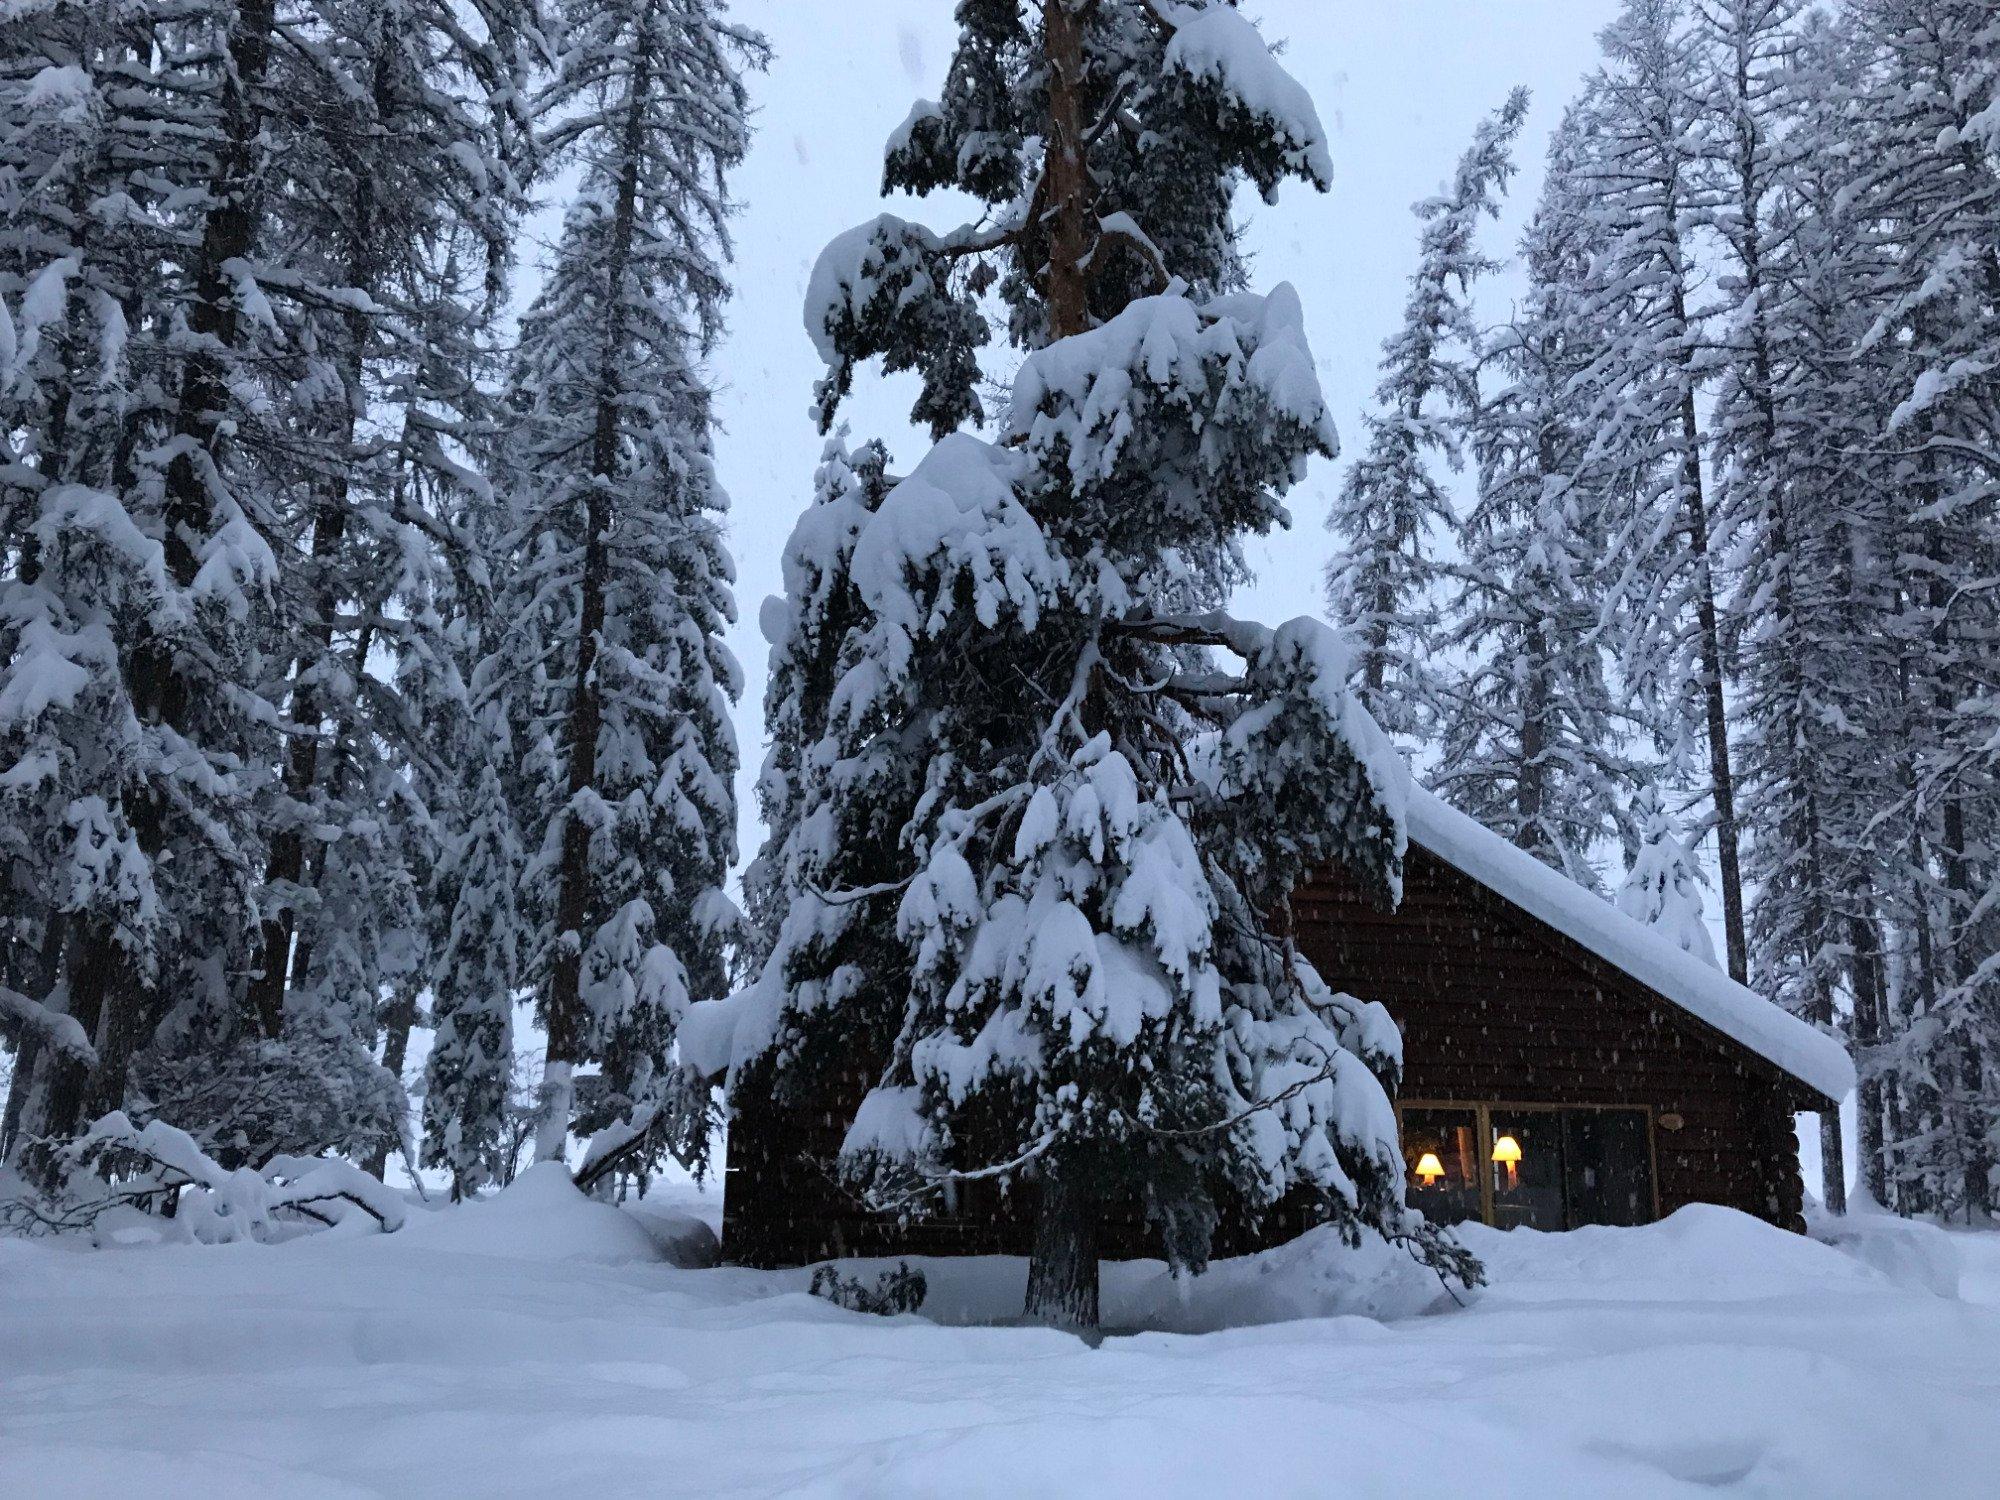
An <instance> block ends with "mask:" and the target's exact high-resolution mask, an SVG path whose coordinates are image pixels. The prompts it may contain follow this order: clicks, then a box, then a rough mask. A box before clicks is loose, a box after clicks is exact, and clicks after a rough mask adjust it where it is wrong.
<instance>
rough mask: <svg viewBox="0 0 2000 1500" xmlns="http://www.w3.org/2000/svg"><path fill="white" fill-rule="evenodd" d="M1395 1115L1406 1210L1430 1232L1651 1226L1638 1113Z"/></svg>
mask: <svg viewBox="0 0 2000 1500" xmlns="http://www.w3.org/2000/svg"><path fill="white" fill-rule="evenodd" d="M1397 1114H1398V1116H1399V1117H1400V1119H1401V1121H1402V1135H1403V1174H1404V1181H1405V1183H1406V1184H1407V1191H1406V1195H1405V1197H1406V1201H1407V1202H1408V1203H1409V1205H1410V1207H1412V1208H1414V1209H1419V1210H1421V1211H1422V1213H1423V1215H1424V1217H1425V1218H1427V1219H1429V1220H1430V1221H1431V1222H1432V1223H1434V1224H1457V1223H1461V1222H1464V1221H1465V1220H1468V1219H1470V1220H1477V1221H1480V1222H1483V1223H1486V1224H1490V1225H1492V1226H1493V1227H1494V1228H1496V1229H1513V1228H1516V1227H1525V1228H1529V1229H1576V1228H1578V1227H1580V1226H1582V1225H1585V1224H1614V1225H1628V1224H1650V1223H1651V1222H1652V1221H1653V1219H1654V1217H1655V1210H1656V1206H1657V1205H1656V1200H1655V1198H1654V1192H1653V1127H1652V1120H1651V1118H1650V1116H1649V1115H1648V1114H1647V1112H1646V1111H1645V1110H1644V1109H1634V1108H1622V1107H1598V1106H1583V1105H1555V1104H1456V1103H1450V1102H1445V1101H1435V1102H1433V1101H1428V1100H1426V1101H1422V1102H1417V1101H1412V1102H1411V1103H1408V1104H1405V1105H1402V1106H1400V1107H1399V1108H1398V1110H1397Z"/></svg>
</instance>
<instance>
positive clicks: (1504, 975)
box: [723, 848, 1824, 1265]
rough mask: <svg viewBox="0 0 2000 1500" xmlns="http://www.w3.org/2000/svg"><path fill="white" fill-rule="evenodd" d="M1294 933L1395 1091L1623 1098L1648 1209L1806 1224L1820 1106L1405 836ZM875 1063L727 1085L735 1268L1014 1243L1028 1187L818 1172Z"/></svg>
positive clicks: (727, 1219) (1319, 885) (1127, 1220)
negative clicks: (905, 1202)
mask: <svg viewBox="0 0 2000 1500" xmlns="http://www.w3.org/2000/svg"><path fill="white" fill-rule="evenodd" d="M1294 917H1295V921H1296V934H1297V939H1298V942H1299V945H1300V947H1301V948H1302V949H1303V950H1304V951H1305V953H1306V954H1307V956H1308V957H1310V958H1311V959H1312V960H1313V962H1314V964H1315V965H1317V967H1318V968H1319V971H1320V973H1321V974H1322V975H1323V976H1324V977H1325V979H1326V981H1327V983H1328V984H1330V985H1332V986H1333V987H1334V988H1335V989H1341V990H1346V991H1347V992H1348V993H1350V994H1353V995H1356V996H1358V997H1360V998H1362V999H1368V1000H1380V1001H1381V1002H1383V1003H1384V1004H1385V1005H1387V1006H1388V1008H1389V1011H1390V1013H1391V1014H1392V1015H1393V1016H1394V1017H1395V1018H1396V1021H1397V1023H1398V1025H1400V1026H1401V1027H1402V1029H1403V1056H1404V1078H1403V1088H1402V1094H1403V1096H1404V1097H1406V1098H1410V1099H1426V1100H1452V1101H1458V1102H1464V1103H1482V1102H1484V1103H1500V1102H1513V1103H1527V1104H1536V1103H1545V1104H1626V1105H1646V1106H1650V1108H1651V1109H1652V1111H1653V1113H1654V1117H1655V1119H1656V1120H1657V1119H1658V1118H1659V1117H1660V1116H1662V1115H1665V1116H1679V1117H1680V1120H1681V1121H1682V1124H1681V1127H1680V1128H1679V1129H1678V1130H1669V1129H1664V1128H1661V1129H1658V1130H1657V1131H1656V1136H1655V1153H1656V1165H1657V1181H1656V1186H1657V1190H1658V1195H1659V1200H1660V1208H1661V1211H1662V1212H1663V1213H1672V1212H1673V1211H1674V1210H1675V1209H1676V1208H1679V1207H1681V1206H1682V1205H1684V1204H1687V1203H1693V1202H1708V1203H1720V1204H1724V1205H1726V1206H1728V1207H1731V1208H1738V1209H1741V1210H1743V1211H1744V1212H1745V1213H1749V1214H1754V1215H1756V1216H1757V1217H1758V1218H1761V1219H1765V1220H1768V1221H1769V1222H1771V1223H1773V1224H1779V1225H1783V1226H1785V1227H1788V1228H1794V1229H1800V1228H1803V1227H1804V1221H1803V1215H1802V1208H1803V1188H1802V1185H1801V1183H1800V1179H1799V1167H1798V1154H1797V1150H1796V1143H1795V1140H1794V1137H1793V1133H1792V1114H1793V1112H1794V1111H1795V1110H1806V1109H1817V1108H1819V1107H1821V1106H1822V1104H1823V1103H1824V1101H1823V1100H1821V1099H1819V1098H1818V1096H1817V1095H1815V1094H1813V1092H1812V1091H1811V1090H1809V1089H1807V1088H1806V1087H1805V1086H1804V1085H1802V1084H1800V1083H1799V1082H1797V1081H1796V1080H1795V1079H1792V1078H1791V1077H1790V1076H1789V1075H1786V1074H1784V1073H1782V1072H1781V1071H1779V1070H1778V1069H1777V1068H1776V1067H1775V1066H1773V1065H1772V1064H1770V1063H1768V1062H1766V1061H1764V1060H1763V1059H1762V1058H1760V1057H1758V1056H1757V1055H1756V1054H1754V1053H1752V1052H1749V1051H1748V1050H1746V1049H1745V1048H1744V1047H1742V1046H1741V1045H1740V1044H1739V1043H1737V1042H1734V1041H1732V1040H1731V1039H1730V1038H1728V1037H1726V1036H1724V1035H1723V1034H1722V1033H1720V1032H1718V1031H1715V1030H1713V1029H1712V1028H1710V1027H1708V1026H1706V1025H1704V1024H1703V1023H1701V1022H1700V1021H1697V1020H1695V1019H1694V1018H1693V1017H1692V1016H1690V1015H1688V1014H1687V1013H1686V1012H1685V1011H1683V1010H1681V1009H1680V1008H1679V1007H1677V1006H1675V1005H1673V1004H1671V1003H1670V1002H1668V1001H1666V1000H1664V999H1663V998H1661V997H1660V996H1658V995H1656V994H1654V993H1653V992H1652V991H1650V990H1648V989H1647V988H1645V987H1644V986H1643V985H1641V984H1639V983H1638V982H1637V981H1636V980H1633V979H1632V978H1631V977H1630V976H1628V975H1626V974H1624V973H1623V972H1622V971H1620V970H1618V969H1615V968H1613V967H1612V966H1611V965H1609V964H1606V963H1605V962H1603V961H1602V960H1600V959H1598V958H1597V957H1596V956H1595V955H1593V954H1591V953H1590V952H1589V951H1588V950H1586V949H1585V948H1583V947H1582V946H1581V945H1579V944H1577V943H1575V942H1573V941H1572V940H1570V939H1569V938H1567V937H1564V936H1563V935H1562V934H1561V933H1559V932H1557V931H1555V930H1554V929H1553V928H1551V927H1549V926H1547V925H1546V924H1544V923H1542V922H1540V921H1538V920H1537V919H1535V918H1534V917H1532V916H1530V915H1528V914H1527V913H1526V912H1523V911H1521V910H1520V909H1519V908H1517V907H1514V906H1512V905H1511V904H1509V903H1508V902H1506V901H1504V900H1503V899H1501V898H1500V897H1499V896H1498V895H1496V894H1495V893H1494V892H1492V891H1490V890H1488V889H1487V888H1486V887H1485V886H1483V885H1480V884H1479V883H1478V882H1477V881H1474V880H1472V879H1470V878H1469V877H1467V876H1465V875H1463V874H1461V873H1460V872H1459V871H1457V870H1455V869H1453V868H1452V867H1451V866H1450V865H1448V864H1446V863H1445V862H1444V861H1442V860H1441V859H1438V858H1437V857H1436V856H1434V855H1432V854H1430V853H1429V852H1427V851H1426V850H1423V849H1421V848H1412V849H1411V850H1410V854H1409V859H1408V862H1407V865H1406V869H1405V876H1404V895H1403V902H1402V905H1401V906H1400V908H1399V909H1398V910H1397V911H1396V912H1394V913H1385V912H1382V911H1379V910H1377V909H1375V908H1374V907H1373V906H1372V905H1371V904H1370V903H1369V902H1368V901H1367V900H1366V899H1365V898H1364V897H1363V896H1362V895H1361V894H1360V892H1359V891H1357V890H1356V889H1354V888H1353V887H1352V886H1350V885H1348V884H1347V883H1346V882H1344V881H1342V880H1341V879H1340V878H1338V877H1337V876H1329V877H1326V878H1323V879H1320V880H1316V881H1314V882H1312V883H1310V884H1309V885H1307V886H1306V887H1304V888H1303V889H1301V890H1300V891H1299V893H1298V895H1297V897H1296V899H1295V902H1294ZM881 1063H882V1059H880V1058H872V1057H858V1056H857V1057H856V1058H854V1059H853V1060H852V1061H851V1063H850V1065H849V1066H848V1067H846V1068H844V1069H843V1070H841V1073H840V1075H839V1076H840V1080H841V1081H840V1084H839V1086H838V1087H837V1088H835V1089H832V1090H830V1091H829V1093H831V1094H835V1095H838V1096H839V1097H835V1098H828V1099H827V1100H826V1101H825V1103H824V1105H823V1106H816V1107H815V1108H813V1109H811V1110H809V1111H803V1112H801V1111H785V1110H780V1109H777V1108H776V1107H774V1106H773V1105H772V1104H771V1103H770V1102H769V1101H768V1100H765V1099H762V1098H760V1097H758V1094H757V1091H756V1090H755V1089H754V1088H748V1089H744V1090H740V1091H739V1093H740V1094H741V1097H739V1098H738V1099H737V1100H735V1101H733V1105H734V1107H733V1112H732V1116H731V1121H730V1136H729V1156H728V1164H727V1171H726V1176H725V1179H724V1195H723V1249H724V1251H725V1253H726V1254H727V1255H728V1256H729V1258H730V1259H732V1260H735V1261H738V1262H741V1263H745V1264H750V1265H797V1264H805V1263H809V1262H812V1261H816V1260H824V1259H828V1258H831V1257H837V1256H849V1255H890V1254H947V1255H949V1254H1015V1255H1019V1254H1025V1253H1027V1250H1028V1244H1029V1237H1030V1232H1031V1226H1032V1223H1033V1217H1032V1214H1031V1213H1030V1212H1029V1211H1028V1210H1029V1207H1030V1204H1029V1201H1028V1200H1029V1195H1030V1194H1031V1193H1032V1191H1033V1189H1032V1187H1017V1188H1016V1189H1014V1191H1013V1192H1012V1193H1011V1194H1009V1193H1006V1192H1004V1191H1003V1190H1001V1189H999V1188H998V1187H995V1186H992V1185H988V1184H980V1185H978V1186H977V1187H974V1188H969V1189H966V1190H964V1191H963V1193H962V1195H961V1196H960V1198H959V1200H958V1202H957V1204H956V1205H955V1207H954V1208H952V1209H950V1210H949V1211H947V1212H944V1213H942V1214H938V1215H935V1216H932V1217H928V1218H922V1219H913V1220H909V1221H906V1222H898V1221H896V1220H894V1219H890V1218H885V1217H882V1216H880V1215H876V1214H871V1213H868V1212H866V1211H865V1210H863V1209H862V1208H861V1206H860V1205H859V1204H857V1203H856V1202H854V1200H853V1199H852V1198H850V1197H849V1196H848V1195H847V1194H846V1193H844V1192H843V1191H842V1190H841V1189H840V1187H839V1186H838V1185H837V1184H835V1183H834V1182H833V1181H832V1179H831V1177H830V1176H829V1174H828V1171H827V1164H829V1163H830V1162H831V1161H832V1159H833V1157H834V1156H835V1154H836V1153H837V1152H838V1151H839V1148H840V1141H841V1137H842V1135H843V1134H844V1132H845V1129H846V1122H847V1121H848V1120H849V1119H850V1118H851V1117H852V1115H853V1110H854V1107H855V1106H856V1105H857V1104H858V1103H859V1102H860V1099H861V1097H862V1095H863V1094H865V1093H866V1091H867V1089H868V1086H869V1085H870V1084H871V1083H872V1082H873V1081H874V1079H875V1078H876V1077H878V1076H879V1074H880V1069H881ZM1305 1227H1306V1222H1305V1220H1304V1218H1303V1217H1302V1214H1301V1213H1300V1212H1298V1211H1291V1212H1287V1211H1283V1210H1281V1211H1280V1212H1278V1213H1275V1214H1273V1215H1269V1216H1267V1218H1266V1220H1265V1222H1264V1224H1263V1226H1262V1228H1261V1229H1260V1230H1256V1231H1253V1230H1251V1229H1250V1227H1249V1226H1248V1225H1247V1224H1246V1223H1245V1222H1243V1220H1242V1218H1241V1216H1230V1215H1228V1214H1225V1215H1224V1222H1223V1225H1222V1226H1221V1229H1220V1231H1219V1232H1218V1236H1217V1245H1216V1253H1217V1254H1235V1253H1240V1252H1242V1251H1245V1250H1249V1249H1253V1248H1256V1247H1257V1245H1258V1244H1260V1243H1275V1242H1277V1241H1280V1240H1284V1239H1288V1238H1290V1237H1292V1236H1293V1235H1296V1234H1297V1233H1299V1232H1300V1230H1302V1229H1303V1228H1305ZM1104 1249H1105V1253H1106V1254H1107V1255H1110V1256H1129V1255H1152V1254H1157V1253H1158V1250H1157V1247H1156V1245H1155V1243H1154V1237H1153V1235H1152V1234H1151V1232H1150V1230H1149V1229H1148V1228H1147V1227H1146V1226H1145V1224H1144V1223H1143V1220H1142V1218H1141V1216H1140V1215H1139V1214H1138V1213H1137V1211H1136V1209H1135V1208H1134V1207H1132V1206H1130V1205H1127V1206H1125V1207H1124V1208H1122V1209H1113V1210H1112V1212H1111V1222H1110V1223H1108V1224H1107V1225H1106V1230H1105V1234H1104Z"/></svg>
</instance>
